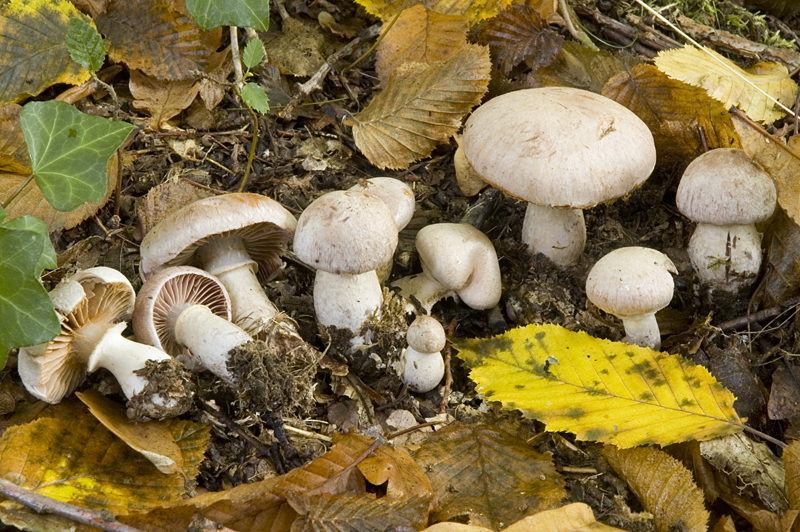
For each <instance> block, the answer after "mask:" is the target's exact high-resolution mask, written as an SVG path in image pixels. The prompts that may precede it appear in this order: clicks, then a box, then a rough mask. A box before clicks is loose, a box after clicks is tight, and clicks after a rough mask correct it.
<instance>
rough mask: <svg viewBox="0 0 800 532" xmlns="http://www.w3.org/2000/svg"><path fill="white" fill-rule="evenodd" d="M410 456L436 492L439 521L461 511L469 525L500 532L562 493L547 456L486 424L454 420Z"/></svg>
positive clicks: (547, 505)
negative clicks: (413, 457)
mask: <svg viewBox="0 0 800 532" xmlns="http://www.w3.org/2000/svg"><path fill="white" fill-rule="evenodd" d="M415 459H416V460H417V463H418V464H419V465H420V466H421V467H422V468H423V469H425V471H426V473H427V475H428V477H429V478H430V479H431V485H432V486H433V489H434V492H435V493H436V495H437V496H438V502H439V506H440V507H441V510H440V511H438V512H436V513H435V514H434V515H433V516H432V518H433V519H434V520H438V521H444V520H449V519H452V518H454V517H457V516H464V515H466V516H469V519H470V523H471V524H475V525H479V526H485V527H489V528H492V529H493V530H500V529H502V528H504V527H505V526H506V525H508V524H510V523H514V522H516V521H519V520H520V519H522V518H523V517H525V516H527V515H532V514H535V513H536V512H539V511H542V510H548V509H550V508H552V507H553V506H555V505H556V504H557V503H558V502H559V501H560V500H561V499H562V498H563V497H564V496H565V495H566V492H565V491H564V487H563V481H562V479H561V476H560V475H559V474H558V473H557V472H556V470H555V467H554V466H553V462H552V459H551V458H550V457H549V456H547V455H543V454H541V453H538V452H537V451H535V450H534V449H533V448H531V447H530V446H529V445H528V444H527V443H525V441H524V440H521V439H519V438H517V437H515V436H512V435H510V434H508V433H507V432H505V431H502V430H500V429H497V428H494V427H490V426H486V425H476V426H469V425H466V424H464V423H458V422H456V423H453V424H451V425H449V426H447V427H445V428H444V429H442V430H440V431H437V432H436V433H435V434H434V435H433V436H431V437H429V438H428V440H427V441H426V442H425V443H424V444H423V445H422V447H421V448H420V450H419V451H417V454H416V455H415ZM453 486H457V487H458V489H455V490H453V489H451V488H452V487H453Z"/></svg>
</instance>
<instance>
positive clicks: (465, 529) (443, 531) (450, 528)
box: [422, 521, 495, 532]
mask: <svg viewBox="0 0 800 532" xmlns="http://www.w3.org/2000/svg"><path fill="white" fill-rule="evenodd" d="M422 532H495V531H494V530H492V529H491V528H486V527H484V526H475V525H464V524H462V523H453V522H452V521H445V522H444V523H436V524H435V525H432V526H429V527H428V528H426V529H425V530H423V531H422Z"/></svg>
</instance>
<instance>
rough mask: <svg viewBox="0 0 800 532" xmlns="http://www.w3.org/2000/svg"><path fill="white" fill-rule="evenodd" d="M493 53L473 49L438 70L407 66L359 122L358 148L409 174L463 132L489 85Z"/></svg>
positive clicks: (376, 160) (356, 122)
mask: <svg viewBox="0 0 800 532" xmlns="http://www.w3.org/2000/svg"><path fill="white" fill-rule="evenodd" d="M490 69H491V64H490V62H489V51H488V49H487V48H485V47H483V46H479V45H476V44H472V45H467V46H466V47H465V48H462V49H461V50H459V51H458V53H457V54H456V55H454V56H453V57H452V58H451V59H448V60H447V61H443V62H441V63H436V64H434V65H423V64H420V63H410V64H405V65H403V66H401V67H400V68H398V69H397V71H396V72H395V73H394V74H392V77H391V78H389V81H388V82H387V84H386V89H385V90H384V91H383V92H381V93H379V94H378V95H377V96H375V98H373V99H372V101H371V102H370V103H369V105H367V107H366V108H365V109H364V110H363V111H361V112H360V113H358V114H357V115H355V116H354V117H353V122H354V125H353V138H354V139H355V141H356V145H357V146H358V147H359V149H360V150H361V151H362V152H363V153H364V155H365V156H366V157H367V159H369V162H371V163H372V164H374V165H375V166H377V167H379V168H393V169H399V168H408V165H410V164H411V163H413V162H414V161H418V160H419V159H422V158H424V157H427V156H429V155H430V154H431V152H432V151H433V149H434V148H435V147H436V146H437V145H438V144H440V143H442V142H447V141H448V139H449V138H450V137H451V136H453V134H454V133H455V132H456V131H457V130H458V128H459V127H460V126H461V119H462V118H463V116H464V115H465V114H466V113H467V112H468V111H469V110H470V109H472V107H474V106H475V105H478V103H480V101H481V97H482V96H483V94H484V93H485V92H486V88H487V87H488V85H489V76H490Z"/></svg>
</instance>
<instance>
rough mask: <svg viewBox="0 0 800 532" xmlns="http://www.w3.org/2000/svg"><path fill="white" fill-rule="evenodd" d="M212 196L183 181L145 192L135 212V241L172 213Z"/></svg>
mask: <svg viewBox="0 0 800 532" xmlns="http://www.w3.org/2000/svg"><path fill="white" fill-rule="evenodd" d="M213 195H214V193H213V192H211V191H209V190H206V189H204V188H200V187H196V186H194V185H192V184H191V183H187V182H186V181H184V180H180V181H178V182H171V181H168V182H166V183H161V184H160V185H156V186H154V187H153V188H151V189H150V190H149V191H148V192H147V195H146V196H145V197H144V199H143V200H142V203H141V204H139V210H138V211H137V214H138V216H139V225H138V226H137V227H136V231H135V232H134V235H133V236H134V237H135V238H136V239H137V240H141V239H142V238H144V235H146V234H147V233H148V232H149V231H150V229H152V228H153V227H155V226H156V225H157V224H158V222H160V221H161V220H163V219H164V218H166V217H167V216H169V215H170V213H172V212H173V211H177V210H178V209H180V208H182V207H185V206H186V205H189V204H190V203H194V202H195V201H197V200H199V199H203V198H208V197H210V196H213Z"/></svg>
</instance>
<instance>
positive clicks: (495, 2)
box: [356, 0, 524, 24]
mask: <svg viewBox="0 0 800 532" xmlns="http://www.w3.org/2000/svg"><path fill="white" fill-rule="evenodd" d="M356 3H358V4H360V5H362V6H364V9H366V10H367V13H369V14H370V15H375V16H376V17H378V18H380V19H381V20H383V21H384V22H388V21H390V20H391V19H393V18H394V16H395V15H397V12H398V11H400V10H401V9H405V8H409V7H412V6H414V5H416V4H422V5H424V6H425V8H426V9H428V10H429V11H433V12H434V13H440V14H442V15H457V16H465V17H467V18H468V19H469V21H470V23H471V24H476V23H477V22H480V21H481V20H484V19H487V18H492V17H493V16H495V15H497V14H498V13H499V12H500V11H502V10H504V9H506V8H507V7H508V6H510V5H511V4H521V3H524V0H410V1H409V0H356Z"/></svg>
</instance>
